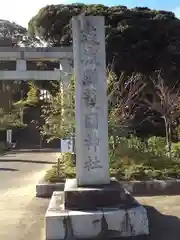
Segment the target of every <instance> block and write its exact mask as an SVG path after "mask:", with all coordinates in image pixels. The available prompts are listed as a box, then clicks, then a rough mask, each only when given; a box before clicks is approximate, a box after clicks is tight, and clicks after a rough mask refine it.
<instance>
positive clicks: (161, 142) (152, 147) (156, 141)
mask: <svg viewBox="0 0 180 240" xmlns="http://www.w3.org/2000/svg"><path fill="white" fill-rule="evenodd" d="M148 151H149V152H151V153H152V154H154V155H155V156H165V154H166V140H165V138H163V137H155V136H153V137H150V138H149V139H148Z"/></svg>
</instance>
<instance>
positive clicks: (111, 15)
mask: <svg viewBox="0 0 180 240" xmlns="http://www.w3.org/2000/svg"><path fill="white" fill-rule="evenodd" d="M80 13H84V14H86V15H103V16H105V22H106V23H105V25H106V45H107V46H106V51H107V63H108V64H112V63H113V64H114V70H115V72H116V73H118V72H121V71H126V72H128V73H129V74H131V73H132V72H141V73H143V74H145V75H149V74H150V73H151V72H153V71H154V70H157V69H161V70H162V71H163V72H164V73H165V76H166V78H167V79H171V80H168V81H173V79H177V77H179V76H180V31H179V30H180V20H179V19H177V18H176V17H175V15H174V13H172V12H167V11H155V10H151V9H149V8H139V7H138V8H133V9H128V8H127V7H125V6H114V7H107V6H104V5H85V4H71V5H63V4H60V5H50V6H46V7H44V8H42V9H41V10H40V11H39V12H38V14H37V15H36V16H34V17H33V18H32V19H31V20H30V22H29V32H30V33H31V34H32V35H38V36H39V37H40V38H41V39H43V40H45V41H48V42H49V44H50V45H53V46H59V45H63V46H68V45H71V44H72V36H71V29H70V20H71V18H72V16H75V15H78V14H80Z"/></svg>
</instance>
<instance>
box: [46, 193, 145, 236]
mask: <svg viewBox="0 0 180 240" xmlns="http://www.w3.org/2000/svg"><path fill="white" fill-rule="evenodd" d="M63 202H64V193H63V192H54V193H53V196H52V198H51V201H50V204H49V207H48V210H47V212H46V216H45V225H46V240H61V239H67V240H68V239H72V238H74V239H77V238H78V239H87V238H88V239H90V238H95V237H96V238H100V239H101V238H103V239H104V238H106V239H107V238H111V237H112V238H119V237H132V236H139V235H149V223H148V218H147V212H146V209H145V208H144V207H142V206H141V205H138V206H137V207H133V208H131V209H119V208H102V209H98V210H96V211H72V210H65V209H64V204H63Z"/></svg>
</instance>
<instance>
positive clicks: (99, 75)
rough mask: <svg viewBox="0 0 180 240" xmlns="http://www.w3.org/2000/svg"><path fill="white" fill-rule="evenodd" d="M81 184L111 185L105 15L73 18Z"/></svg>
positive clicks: (77, 149)
mask: <svg viewBox="0 0 180 240" xmlns="http://www.w3.org/2000/svg"><path fill="white" fill-rule="evenodd" d="M72 32H73V38H74V41H73V54H74V75H75V96H76V98H75V100H76V104H75V109H76V115H75V116H76V159H77V160H76V174H77V175H76V178H77V185H78V186H86V185H100V184H108V183H109V182H110V178H109V164H108V161H109V159H108V118H107V78H106V62H105V61H106V60H105V59H106V56H105V31H104V18H103V17H100V16H96V17H94V16H93V17H92V16H89V17H84V16H79V17H77V18H73V20H72Z"/></svg>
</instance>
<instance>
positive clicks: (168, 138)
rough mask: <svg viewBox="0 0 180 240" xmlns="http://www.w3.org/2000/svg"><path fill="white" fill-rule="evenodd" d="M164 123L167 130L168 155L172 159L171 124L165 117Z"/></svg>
mask: <svg viewBox="0 0 180 240" xmlns="http://www.w3.org/2000/svg"><path fill="white" fill-rule="evenodd" d="M164 122H165V129H166V145H167V154H168V158H169V159H171V158H172V151H171V148H172V142H171V135H172V132H171V123H170V120H169V119H168V118H167V117H164Z"/></svg>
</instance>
